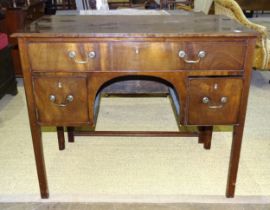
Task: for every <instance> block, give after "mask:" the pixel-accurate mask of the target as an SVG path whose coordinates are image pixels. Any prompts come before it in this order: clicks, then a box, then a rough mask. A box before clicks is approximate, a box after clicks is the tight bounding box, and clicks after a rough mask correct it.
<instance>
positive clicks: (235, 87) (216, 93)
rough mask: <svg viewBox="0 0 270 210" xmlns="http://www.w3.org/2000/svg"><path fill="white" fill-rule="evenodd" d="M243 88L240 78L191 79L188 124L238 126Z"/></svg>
mask: <svg viewBox="0 0 270 210" xmlns="http://www.w3.org/2000/svg"><path fill="white" fill-rule="evenodd" d="M242 87H243V81H242V79H239V78H194V79H189V87H188V100H187V116H186V117H187V120H186V121H187V124H189V125H227V124H237V123H238V112H239V108H240V100H241V95H242Z"/></svg>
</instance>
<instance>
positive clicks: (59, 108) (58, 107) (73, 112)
mask: <svg viewBox="0 0 270 210" xmlns="http://www.w3.org/2000/svg"><path fill="white" fill-rule="evenodd" d="M86 84H87V82H86V78H84V77H72V78H71V77H35V78H34V79H33V85H34V96H35V102H36V106H37V113H38V121H39V122H40V123H43V124H50V125H60V124H64V125H65V124H77V123H86V122H88V109H87V85H86Z"/></svg>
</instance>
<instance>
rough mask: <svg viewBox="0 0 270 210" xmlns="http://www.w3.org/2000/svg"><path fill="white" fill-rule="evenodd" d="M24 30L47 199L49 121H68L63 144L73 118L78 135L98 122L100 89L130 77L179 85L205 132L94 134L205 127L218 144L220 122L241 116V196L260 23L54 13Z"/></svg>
mask: <svg viewBox="0 0 270 210" xmlns="http://www.w3.org/2000/svg"><path fill="white" fill-rule="evenodd" d="M146 20H147V21H146ZM15 36H16V37H18V39H19V49H20V53H21V61H22V66H23V74H24V81H25V89H26V97H27V105H28V112H29V119H30V125H31V132H32V140H33V145H34V152H35V158H36V166H37V173H38V178H39V185H40V193H41V197H42V198H48V197H49V191H48V184H47V178H46V170H45V163H44V157H43V149H42V139H41V136H42V135H41V126H45V125H46V126H47V125H49V126H57V127H58V137H59V139H58V140H59V148H60V149H63V148H64V138H63V127H64V126H68V130H69V131H70V132H69V134H71V135H70V141H72V140H73V139H72V138H73V133H72V129H73V127H76V126H89V127H91V128H94V127H95V123H96V120H95V119H96V117H97V114H95V111H94V110H95V107H97V106H96V104H97V102H98V96H99V93H100V92H101V91H102V90H103V88H105V87H106V86H107V85H108V84H111V83H113V82H115V81H119V80H129V79H130V78H136V79H144V80H154V81H158V82H160V83H162V84H165V85H167V86H168V87H170V89H171V90H174V91H173V92H174V94H175V95H174V98H175V99H177V100H176V101H177V102H178V103H180V107H181V109H179V107H177V105H176V106H175V107H176V108H175V109H176V113H177V117H178V123H179V124H182V125H186V126H191V125H193V126H194V125H195V126H198V128H199V132H197V133H187V132H184V133H181V132H179V133H178V132H173V133H162V132H150V133H145V132H122V133H121V132H120V133H119V132H97V133H95V132H92V133H90V135H136V136H140V135H162V136H164V135H179V136H181V135H182V136H194V135H196V136H199V142H200V143H203V144H204V147H205V148H206V149H209V148H210V144H211V136H212V129H213V125H233V127H234V129H233V141H232V148H231V158H230V164H229V170H228V182H227V191H226V196H227V197H233V196H234V192H235V184H236V177H237V169H238V163H239V157H240V149H241V142H242V136H243V129H244V122H245V115H246V108H247V99H248V92H249V86H250V74H251V64H252V60H253V59H252V57H253V51H254V47H255V40H256V34H255V33H254V32H252V31H249V30H248V29H245V28H243V27H242V26H241V25H239V24H238V23H235V22H233V21H232V20H229V19H227V18H225V17H218V16H204V15H189V16H187V15H163V16H155V15H151V16H52V17H43V18H42V19H41V20H40V21H39V22H36V23H35V24H33V25H31V27H30V28H29V29H28V31H26V32H25V33H19V34H16V35H15ZM177 102H176V104H177ZM84 134H85V133H79V135H84ZM88 134H89V133H88Z"/></svg>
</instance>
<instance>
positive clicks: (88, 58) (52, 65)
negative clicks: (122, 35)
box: [28, 43, 101, 72]
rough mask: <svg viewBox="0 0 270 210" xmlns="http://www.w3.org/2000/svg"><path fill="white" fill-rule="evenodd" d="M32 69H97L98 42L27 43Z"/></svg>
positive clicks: (98, 62)
mask: <svg viewBox="0 0 270 210" xmlns="http://www.w3.org/2000/svg"><path fill="white" fill-rule="evenodd" d="M28 54H29V57H30V65H31V69H32V71H41V72H42V71H47V72H48V71H59V72H60V71H79V72H80V71H81V72H83V71H98V70H100V68H101V67H100V66H101V59H100V58H101V56H100V53H99V44H98V43H29V44H28Z"/></svg>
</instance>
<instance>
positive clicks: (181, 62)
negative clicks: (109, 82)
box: [110, 41, 245, 71]
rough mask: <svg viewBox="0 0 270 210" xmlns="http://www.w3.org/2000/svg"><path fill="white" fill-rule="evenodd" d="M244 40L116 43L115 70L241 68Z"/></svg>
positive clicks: (113, 53) (112, 59)
mask: <svg viewBox="0 0 270 210" xmlns="http://www.w3.org/2000/svg"><path fill="white" fill-rule="evenodd" d="M244 58H245V44H244V43H243V42H188V41H187V42H115V43H111V53H110V61H111V69H112V70H118V71H124V70H131V71H132V70H145V71H151V70H161V71H166V70H181V69H182V70H190V69H194V70H195V69H198V70H207V69H209V70H241V69H243V64H244Z"/></svg>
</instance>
